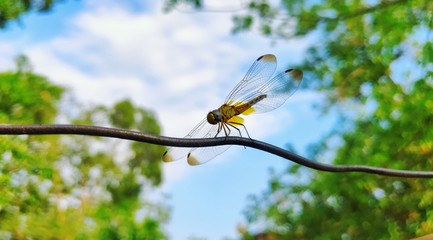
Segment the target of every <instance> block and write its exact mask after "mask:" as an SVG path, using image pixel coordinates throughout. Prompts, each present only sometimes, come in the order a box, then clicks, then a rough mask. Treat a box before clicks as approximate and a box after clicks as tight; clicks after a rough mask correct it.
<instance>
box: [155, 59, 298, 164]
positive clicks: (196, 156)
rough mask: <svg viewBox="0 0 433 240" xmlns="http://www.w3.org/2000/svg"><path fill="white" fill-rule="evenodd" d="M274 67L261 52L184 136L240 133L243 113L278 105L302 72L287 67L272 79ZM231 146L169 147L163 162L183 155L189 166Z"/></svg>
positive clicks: (292, 91) (239, 134)
mask: <svg viewBox="0 0 433 240" xmlns="http://www.w3.org/2000/svg"><path fill="white" fill-rule="evenodd" d="M276 67H277V59H276V57H275V56H274V55H272V54H266V55H263V56H261V57H259V58H257V60H255V61H254V63H253V65H252V66H251V67H250V69H249V70H248V72H247V73H246V75H245V77H244V78H243V79H242V80H241V81H240V82H239V83H238V84H237V85H236V86H235V87H234V88H233V90H232V91H231V92H230V93H229V94H228V96H227V98H226V99H225V101H224V104H223V105H221V106H220V107H219V108H217V109H215V110H213V111H210V112H209V113H208V114H207V116H206V117H205V118H204V119H203V120H202V121H200V123H199V124H198V125H197V126H196V127H194V128H193V129H192V130H191V132H189V133H188V135H186V136H185V138H214V137H226V136H241V137H242V132H243V131H244V130H245V132H246V133H247V135H248V137H249V133H248V131H247V129H246V127H245V125H244V119H243V117H241V115H242V116H247V115H250V114H253V113H264V112H269V111H272V110H274V109H276V108H278V107H280V106H281V105H282V104H283V103H284V102H285V101H286V100H287V99H288V98H289V97H290V96H292V95H293V93H294V92H295V91H296V90H297V89H298V87H299V85H300V83H301V81H302V77H303V73H302V71H301V70H298V69H287V70H286V71H284V72H281V73H279V74H278V75H276V76H275V77H273V78H271V77H272V75H273V74H274V72H275V69H276ZM229 147H230V145H222V146H212V147H200V148H181V147H172V148H169V149H168V150H167V151H166V152H165V153H164V155H163V157H162V160H163V161H164V162H172V161H175V160H178V159H181V158H184V157H186V158H187V162H188V164H190V165H199V164H203V163H205V162H208V161H210V160H212V159H213V158H215V157H216V156H218V155H219V154H221V153H223V152H224V151H226V150H227V149H228V148H229Z"/></svg>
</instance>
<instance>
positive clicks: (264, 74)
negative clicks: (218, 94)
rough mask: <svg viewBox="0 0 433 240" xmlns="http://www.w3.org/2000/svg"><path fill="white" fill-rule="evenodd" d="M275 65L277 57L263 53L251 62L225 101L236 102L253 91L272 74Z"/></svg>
mask: <svg viewBox="0 0 433 240" xmlns="http://www.w3.org/2000/svg"><path fill="white" fill-rule="evenodd" d="M276 67H277V59H276V58H275V56H274V55H272V54H266V55H263V56H261V57H259V58H257V60H256V61H255V62H254V63H253V65H252V66H251V67H250V69H249V70H248V72H247V74H246V75H245V77H244V78H243V79H242V81H240V82H239V83H238V85H236V86H235V87H234V88H233V90H232V91H231V92H230V93H229V95H228V96H227V98H226V100H225V103H229V102H233V103H236V102H238V100H240V99H242V98H243V97H244V96H246V95H249V94H250V93H251V92H254V91H255V90H256V89H257V88H258V87H260V86H261V85H263V84H264V83H266V82H267V81H268V80H269V79H270V78H271V76H272V74H274V72H275V69H276Z"/></svg>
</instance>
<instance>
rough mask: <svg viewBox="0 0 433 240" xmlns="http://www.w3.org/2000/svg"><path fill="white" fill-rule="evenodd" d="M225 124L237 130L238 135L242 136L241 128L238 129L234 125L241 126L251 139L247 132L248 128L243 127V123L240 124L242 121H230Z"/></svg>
mask: <svg viewBox="0 0 433 240" xmlns="http://www.w3.org/2000/svg"><path fill="white" fill-rule="evenodd" d="M227 124H228V125H230V126H231V127H232V128H234V129H236V130H238V132H239V135H241V137H242V133H241V130H239V128H237V127H235V125H238V126H242V127H243V128H244V129H245V132H246V133H247V135H248V138H249V139H251V137H250V133H249V132H248V129H247V127H245V125H244V124H242V123H237V122H231V123H227Z"/></svg>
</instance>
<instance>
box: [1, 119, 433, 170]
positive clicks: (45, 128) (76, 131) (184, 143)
mask: <svg viewBox="0 0 433 240" xmlns="http://www.w3.org/2000/svg"><path fill="white" fill-rule="evenodd" d="M52 134H72V135H87V136H99V137H111V138H119V139H126V140H132V141H139V142H146V143H151V144H157V145H165V146H172V147H189V148H191V147H210V146H220V145H240V146H246V147H251V148H255V149H259V150H262V151H265V152H268V153H271V154H274V155H277V156H280V157H282V158H285V159H287V160H289V161H292V162H295V163H298V164H300V165H302V166H305V167H308V168H312V169H316V170H319V171H326V172H364V173H370V174H377V175H382V176H391V177H405V178H433V172H429V171H410V170H395V169H388V168H380V167H371V166H366V165H332V164H326V163H319V162H315V161H313V160H310V159H307V158H304V157H302V156H299V155H296V154H294V153H292V152H289V151H287V150H284V149H282V148H280V147H277V146H274V145H271V144H269V143H265V142H262V141H258V140H254V139H250V138H242V137H218V138H196V139H194V138H172V137H164V136H156V135H151V134H146V133H142V132H138V131H131V130H125V129H116V128H107V127H98V126H85V125H68V124H54V125H7V124H5V125H0V135H52Z"/></svg>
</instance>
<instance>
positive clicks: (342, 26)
mask: <svg viewBox="0 0 433 240" xmlns="http://www.w3.org/2000/svg"><path fill="white" fill-rule="evenodd" d="M432 28H433V2H430V1H426V0H420V1H417V0H412V1H407V0H382V1H373V0H365V1H362V0H358V1H344V2H343V1H330V0H322V1H295V0H285V1H277V0H275V1H268V0H239V1H216V0H166V1H140V0H130V1H114V0H107V1H96V0H54V1H53V0H40V1H29V0H26V1H24V0H18V1H12V0H5V1H2V2H0V123H2V124H34V123H36V124H53V123H72V124H87V125H97V126H109V127H117V128H125V129H133V130H139V131H143V132H146V133H150V134H155V135H165V136H173V137H182V136H184V135H186V134H187V133H188V132H189V131H190V130H191V129H192V128H193V127H194V126H195V125H196V124H197V123H198V122H199V121H200V120H201V119H203V118H204V117H205V116H206V114H207V112H208V111H210V110H213V109H215V108H218V107H219V106H220V105H221V104H222V103H223V101H224V99H225V97H226V95H227V94H228V93H229V92H230V90H231V89H232V88H233V87H234V86H235V85H236V83H237V82H239V81H240V80H241V79H242V78H243V76H244V75H245V73H246V72H247V70H248V69H249V67H250V66H251V64H252V63H253V62H254V60H255V59H257V58H258V57H259V56H261V55H263V54H268V53H271V54H274V55H276V57H277V59H278V67H277V72H276V73H278V72H281V71H284V70H286V69H288V68H299V69H302V70H303V71H304V79H303V82H302V83H301V87H300V89H299V90H298V91H297V92H296V93H295V94H294V95H293V96H292V97H291V98H290V99H289V100H288V101H287V102H286V104H284V105H283V106H282V107H280V108H278V109H276V110H274V111H272V112H269V113H266V114H257V115H250V116H247V117H246V123H245V124H246V126H247V128H248V131H249V133H250V135H251V137H252V138H254V139H259V140H262V141H265V142H268V143H270V144H273V145H276V146H279V147H283V148H286V149H288V150H291V151H293V152H296V153H298V154H300V155H302V156H305V157H308V158H311V159H313V160H314V161H319V162H324V163H333V164H365V165H371V166H378V167H388V168H393V169H407V170H423V171H430V170H431V169H432V163H433V159H432V157H433V130H432V128H431V126H432V124H433V98H432V96H433V78H432V77H433V75H432V71H433V64H432V59H433V44H432V39H433V34H432V33H431V30H432ZM165 150H166V148H165V147H164V146H157V145H150V144H144V143H135V142H129V141H123V140H117V139H104V138H95V137H85V136H0V192H1V194H0V238H1V239H191V240H192V239H195V240H196V239H408V238H412V237H415V236H422V235H425V234H428V233H431V232H433V212H432V210H431V209H432V208H431V205H432V203H433V190H432V185H433V182H432V180H429V179H404V178H390V177H381V176H374V175H368V174H361V173H344V174H343V173H338V174H337V173H322V172H317V171H313V170H310V169H306V168H305V167H299V166H298V165H295V164H292V163H291V162H290V161H287V160H284V159H281V158H278V157H276V156H272V155H270V154H268V153H264V152H259V151H257V150H254V149H249V148H243V147H239V146H233V147H231V148H230V149H229V150H228V151H226V152H224V153H223V154H221V155H220V156H218V157H216V158H215V159H214V160H212V161H211V162H209V163H206V164H204V165H200V166H196V167H191V166H189V165H188V164H187V163H186V161H185V159H182V160H179V161H176V162H173V163H162V161H161V156H162V153H163V152H164V151H165Z"/></svg>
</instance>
